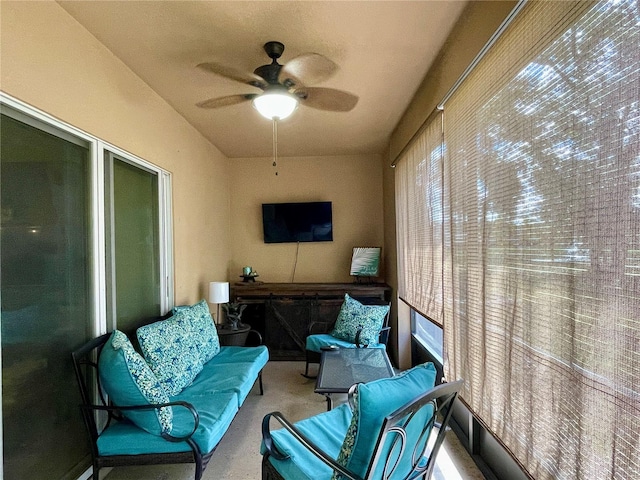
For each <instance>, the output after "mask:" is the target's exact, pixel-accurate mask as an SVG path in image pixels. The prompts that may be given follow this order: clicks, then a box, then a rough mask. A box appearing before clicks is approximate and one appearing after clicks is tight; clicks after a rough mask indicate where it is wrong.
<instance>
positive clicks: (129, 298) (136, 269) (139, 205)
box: [105, 152, 162, 334]
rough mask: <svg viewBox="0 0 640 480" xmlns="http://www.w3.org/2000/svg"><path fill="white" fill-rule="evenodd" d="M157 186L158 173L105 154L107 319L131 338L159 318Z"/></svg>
mask: <svg viewBox="0 0 640 480" xmlns="http://www.w3.org/2000/svg"><path fill="white" fill-rule="evenodd" d="M158 183H159V179H158V172H154V171H150V170H147V169H145V168H143V167H142V166H139V165H135V164H133V163H131V162H127V161H126V160H125V159H124V158H122V157H119V156H117V155H114V154H112V153H110V152H108V153H107V157H106V162H105V192H106V195H107V201H106V202H105V206H106V209H107V215H106V221H107V243H108V247H107V255H108V257H107V258H108V261H107V271H108V272H110V274H109V281H108V283H107V288H108V292H109V295H108V297H109V302H108V303H107V308H108V312H109V315H108V316H109V318H110V320H111V321H110V322H109V323H110V328H118V329H120V330H123V331H125V332H127V333H131V334H134V332H135V329H136V328H137V327H138V326H139V325H140V323H141V322H146V321H148V320H149V319H151V318H154V317H157V316H159V315H160V314H161V307H162V306H161V271H160V269H161V261H160V229H159V198H158Z"/></svg>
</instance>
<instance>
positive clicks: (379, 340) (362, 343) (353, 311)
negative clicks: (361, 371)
mask: <svg viewBox="0 0 640 480" xmlns="http://www.w3.org/2000/svg"><path fill="white" fill-rule="evenodd" d="M390 310H391V304H384V305H366V304H363V303H360V302H359V301H358V300H356V299H355V298H352V297H350V296H349V295H348V294H345V299H344V302H343V303H342V306H341V308H340V313H339V314H338V317H337V319H336V321H335V322H334V323H333V325H327V324H326V323H325V322H314V323H312V324H311V325H309V334H308V335H307V338H306V345H305V347H306V364H305V369H304V373H303V376H305V377H307V378H314V377H313V376H311V375H309V365H310V364H312V363H320V352H321V351H322V349H323V348H327V347H340V348H385V349H386V348H387V341H388V339H389V330H390V327H389V312H390Z"/></svg>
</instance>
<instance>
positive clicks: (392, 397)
mask: <svg viewBox="0 0 640 480" xmlns="http://www.w3.org/2000/svg"><path fill="white" fill-rule="evenodd" d="M435 380H436V369H435V367H434V366H433V364H432V363H425V364H423V365H418V366H417V367H414V368H412V369H410V370H407V371H405V372H403V373H401V374H399V375H396V376H395V377H391V378H385V379H382V380H375V381H373V382H368V383H362V384H360V385H358V387H357V392H356V396H355V402H354V407H355V408H354V410H353V417H352V419H351V425H350V426H349V429H348V431H347V435H346V437H345V439H344V443H343V444H342V448H341V450H340V455H339V456H338V463H340V464H341V465H343V466H345V467H346V468H348V469H349V470H351V471H352V472H354V473H355V474H357V475H359V476H361V477H364V476H365V474H366V472H367V468H368V467H369V463H370V462H371V458H372V456H373V453H374V449H375V446H376V442H377V440H378V434H379V432H380V430H381V428H382V423H383V421H384V419H385V417H386V416H387V415H390V414H391V413H393V412H395V411H396V410H398V409H399V408H401V407H403V406H404V405H406V404H408V403H409V402H411V401H412V400H414V399H415V398H416V397H418V396H419V395H422V394H423V393H425V392H427V391H429V390H431V389H432V388H433V387H434V385H435ZM423 414H424V412H423ZM427 414H428V412H427ZM415 433H416V435H417V436H419V434H420V432H415ZM413 440H417V439H413ZM410 441H411V439H409V445H407V450H408V452H409V455H410V454H411V452H412V451H413V446H412V445H411V443H410ZM389 447H390V445H386V446H385V448H386V449H387V450H388V448H389ZM383 458H384V455H383ZM407 463H409V462H407ZM377 468H378V470H380V469H382V468H384V465H379V466H378V467H377ZM399 470H402V467H400V468H399ZM341 478H342V476H341V475H339V474H334V476H333V479H334V480H337V479H341ZM372 478H381V477H380V476H376V475H374V476H373V477H372ZM394 478H395V477H394ZM399 478H404V477H402V475H400V477H399Z"/></svg>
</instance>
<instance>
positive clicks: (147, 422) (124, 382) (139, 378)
mask: <svg viewBox="0 0 640 480" xmlns="http://www.w3.org/2000/svg"><path fill="white" fill-rule="evenodd" d="M98 371H99V372H100V384H101V385H102V388H103V389H104V390H105V392H106V393H107V395H109V398H110V399H111V401H112V402H113V403H114V404H115V405H116V406H120V407H124V406H132V405H148V404H159V403H167V402H169V396H168V394H167V392H166V390H165V389H164V388H163V387H162V385H160V382H158V379H157V378H156V376H155V375H154V373H153V372H152V371H151V369H150V368H149V365H147V363H146V362H145V361H144V359H143V358H142V357H141V356H140V354H139V353H138V352H136V351H135V350H134V348H133V346H132V345H131V342H130V341H129V339H128V338H127V336H126V335H125V334H124V333H122V332H120V331H118V330H114V332H113V333H112V334H111V337H110V338H109V340H108V341H107V342H106V343H105V345H104V347H103V348H102V351H101V352H100V359H99V361H98ZM122 413H123V415H124V416H125V417H127V418H128V419H129V420H131V421H132V422H133V423H135V424H136V425H137V426H138V427H140V428H142V429H143V430H146V431H147V432H149V433H152V434H154V435H160V434H161V433H164V432H166V433H170V432H171V429H172V421H173V410H172V408H171V407H162V408H160V409H155V410H135V411H134V410H124V411H123V412H122Z"/></svg>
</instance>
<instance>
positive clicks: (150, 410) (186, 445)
mask: <svg viewBox="0 0 640 480" xmlns="http://www.w3.org/2000/svg"><path fill="white" fill-rule="evenodd" d="M172 313H173V315H172V316H171V317H170V318H168V319H166V320H161V321H157V322H154V323H152V324H149V325H144V326H142V327H140V328H138V330H137V331H136V337H137V343H138V345H139V351H138V349H136V348H134V346H133V344H132V342H131V341H130V339H129V338H128V337H127V335H125V334H124V333H123V332H120V331H118V330H116V331H114V332H112V333H109V334H105V335H102V336H101V337H99V338H96V339H93V340H92V341H90V342H88V343H87V344H85V345H84V346H82V347H81V348H80V349H78V350H77V351H75V352H73V355H72V356H73V362H74V366H75V370H76V376H77V379H78V383H79V386H80V393H81V396H82V402H83V403H82V405H81V410H82V413H83V417H84V421H85V425H86V427H87V430H88V433H89V438H90V444H91V453H92V462H93V478H98V472H99V470H100V468H103V467H113V466H120V465H140V464H143V465H144V464H168V463H185V462H188V463H191V462H193V463H195V475H194V478H195V479H196V480H199V479H200V478H201V477H202V473H203V471H204V469H205V468H206V465H207V463H208V461H209V459H210V457H211V455H212V453H213V451H214V450H215V448H216V446H217V445H218V443H219V442H220V440H221V439H222V437H223V435H224V434H225V432H226V431H227V430H228V429H229V427H230V425H231V422H232V420H233V419H234V417H235V415H236V413H238V410H239V409H240V407H241V406H242V404H243V402H244V401H245V399H246V398H247V396H248V394H249V392H250V391H251V389H252V388H253V386H254V384H255V383H256V382H258V383H259V387H260V394H262V393H263V386H262V369H263V367H264V366H265V365H266V363H267V361H268V359H269V352H268V350H267V348H266V347H265V346H263V345H259V346H254V347H238V346H222V347H221V346H220V343H219V340H218V338H217V333H216V329H215V325H214V324H213V322H212V320H211V315H210V313H209V309H208V305H207V303H206V301H204V300H203V301H202V302H200V303H198V304H195V305H192V306H185V307H176V308H174V310H173V312H172ZM90 370H95V371H94V372H93V373H92V372H91V371H90ZM92 378H97V379H98V382H97V385H96V384H94V383H93V382H92V381H91V379H92ZM96 386H97V387H98V389H99V390H98V393H99V395H98V397H99V398H100V401H99V402H95V401H94V399H95V398H96V395H95V390H96ZM97 412H103V413H102V414H101V415H102V418H100V416H98V417H99V418H97V419H96V413H97ZM103 424H104V426H103V427H99V426H101V425H103Z"/></svg>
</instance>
